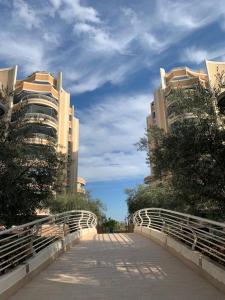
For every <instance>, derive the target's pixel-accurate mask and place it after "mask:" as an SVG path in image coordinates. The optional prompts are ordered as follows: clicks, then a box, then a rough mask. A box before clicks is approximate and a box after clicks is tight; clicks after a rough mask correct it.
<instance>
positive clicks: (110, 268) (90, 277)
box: [10, 233, 225, 300]
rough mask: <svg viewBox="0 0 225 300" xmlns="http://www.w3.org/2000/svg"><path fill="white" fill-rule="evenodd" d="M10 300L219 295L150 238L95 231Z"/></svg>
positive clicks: (214, 299)
mask: <svg viewBox="0 0 225 300" xmlns="http://www.w3.org/2000/svg"><path fill="white" fill-rule="evenodd" d="M10 299H11V300H53V299H54V300H61V299H64V300H70V299H81V300H83V299H85V300H86V299H88V300H89V299H96V300H102V299H104V300H111V299H114V300H123V299H129V300H132V299H135V300H144V299H148V300H161V299H163V300H172V299H173V300H203V299H204V300H222V299H223V300H224V299H225V295H223V294H221V293H220V292H219V291H218V290H217V289H216V288H214V287H213V286H212V285H210V284H209V283H208V282H207V281H205V280H204V279H203V278H201V277H200V276H198V275H197V274H195V273H194V272H193V271H192V270H191V269H189V268H188V267H186V266H185V265H184V264H183V263H182V262H181V261H179V260H178V259H177V258H176V257H173V256H172V255H171V254H169V253H168V252H167V251H166V250H164V249H162V248H161V247H160V246H158V245H156V244H155V243H153V242H152V241H150V240H148V239H146V238H144V237H142V236H139V235H136V234H133V233H130V234H100V235H96V236H95V237H94V239H92V240H88V239H87V240H84V241H82V242H81V243H80V244H79V245H76V246H74V247H73V248H71V250H70V251H68V252H67V253H65V254H63V255H62V256H60V258H59V259H58V260H56V261H55V262H54V263H52V264H51V265H50V266H49V267H48V268H47V269H46V270H44V271H43V272H42V273H40V274H39V275H38V276H37V277H35V278H34V280H33V281H31V282H30V283H28V284H27V285H25V286H24V287H23V288H22V289H21V290H19V291H18V292H17V294H15V295H14V296H13V297H12V298H10Z"/></svg>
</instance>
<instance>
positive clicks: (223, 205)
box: [139, 85, 225, 218]
mask: <svg viewBox="0 0 225 300" xmlns="http://www.w3.org/2000/svg"><path fill="white" fill-rule="evenodd" d="M217 93H218V91H213V90H210V89H205V88H203V87H202V86H201V85H198V86H196V87H195V88H193V89H191V90H182V89H181V90H180V89H178V90H174V91H173V92H172V93H171V95H170V97H169V99H168V101H169V102H170V101H173V109H174V111H175V113H176V115H177V121H176V122H175V123H174V124H173V125H172V126H171V128H170V131H169V133H167V134H166V133H163V132H161V133H160V136H158V144H157V145H155V147H154V148H153V149H150V159H151V161H152V163H153V168H154V174H155V179H157V178H161V176H162V174H170V180H171V184H172V187H173V190H174V191H176V194H177V195H179V197H180V198H181V199H182V201H183V202H184V203H185V206H186V208H188V211H189V212H191V213H195V214H198V215H205V216H210V217H214V218H224V216H225V176H224V174H225V163H224V157H225V130H224V125H223V123H222V122H221V119H220V115H219V114H218V113H217V112H218V111H219V109H218V107H217V102H216V95H217ZM151 131H153V132H154V131H156V129H155V128H151ZM149 134H151V133H149ZM139 149H141V150H143V149H145V150H147V138H145V139H144V140H143V139H142V140H140V143H139Z"/></svg>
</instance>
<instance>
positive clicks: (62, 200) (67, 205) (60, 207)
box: [50, 191, 105, 221]
mask: <svg viewBox="0 0 225 300" xmlns="http://www.w3.org/2000/svg"><path fill="white" fill-rule="evenodd" d="M80 209H82V210H89V211H91V212H93V213H94V214H96V216H97V217H98V220H99V221H101V220H102V218H104V210H105V207H104V205H103V203H102V202H101V201H100V200H99V199H93V198H92V196H91V194H90V192H88V191H86V193H63V194H58V195H57V196H56V199H55V200H54V201H53V202H52V203H51V206H50V210H51V212H52V213H60V212H64V211H69V210H80Z"/></svg>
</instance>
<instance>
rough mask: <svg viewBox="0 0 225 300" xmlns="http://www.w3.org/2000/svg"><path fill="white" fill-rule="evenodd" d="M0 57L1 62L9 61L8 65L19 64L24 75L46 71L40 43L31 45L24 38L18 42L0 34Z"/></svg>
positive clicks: (4, 34) (5, 34)
mask: <svg viewBox="0 0 225 300" xmlns="http://www.w3.org/2000/svg"><path fill="white" fill-rule="evenodd" d="M15 54H16V55H15ZM0 57H1V59H2V60H3V61H7V60H9V61H10V65H16V64H19V67H21V69H22V70H23V72H24V73H25V74H26V75H28V74H29V73H31V72H34V71H36V70H43V69H45V68H46V69H48V64H47V59H46V58H45V55H44V49H43V44H42V42H41V41H39V42H38V41H36V43H32V44H31V43H30V40H29V39H27V38H25V37H24V38H23V39H22V40H19V41H18V40H15V37H14V36H13V35H8V34H7V33H4V32H1V33H0ZM27 73H28V74H27Z"/></svg>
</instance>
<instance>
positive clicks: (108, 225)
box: [102, 218, 120, 232]
mask: <svg viewBox="0 0 225 300" xmlns="http://www.w3.org/2000/svg"><path fill="white" fill-rule="evenodd" d="M102 226H103V227H104V228H105V229H107V230H108V231H110V232H114V231H115V230H118V229H119V227H120V223H119V222H118V221H116V220H114V219H111V218H108V219H105V220H104V222H103V223H102Z"/></svg>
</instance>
